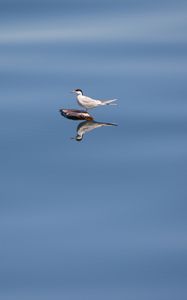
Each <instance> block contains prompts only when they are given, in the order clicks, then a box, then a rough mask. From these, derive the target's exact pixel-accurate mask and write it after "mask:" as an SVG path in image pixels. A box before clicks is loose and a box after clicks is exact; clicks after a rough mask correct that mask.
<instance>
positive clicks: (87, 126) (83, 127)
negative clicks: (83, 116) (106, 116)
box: [75, 121, 117, 141]
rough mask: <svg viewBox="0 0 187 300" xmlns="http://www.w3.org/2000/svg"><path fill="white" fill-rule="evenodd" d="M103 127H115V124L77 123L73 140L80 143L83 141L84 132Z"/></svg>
mask: <svg viewBox="0 0 187 300" xmlns="http://www.w3.org/2000/svg"><path fill="white" fill-rule="evenodd" d="M103 126H117V124H113V123H102V122H96V121H84V122H81V123H79V125H78V126H77V135H76V137H75V139H76V140H77V141H81V140H82V139H83V136H84V134H85V133H86V132H89V131H91V130H93V129H96V128H99V127H103Z"/></svg>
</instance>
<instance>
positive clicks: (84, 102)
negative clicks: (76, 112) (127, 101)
mask: <svg viewBox="0 0 187 300" xmlns="http://www.w3.org/2000/svg"><path fill="white" fill-rule="evenodd" d="M73 93H75V94H76V95H77V102H78V104H79V105H80V106H82V107H84V108H85V109H86V110H87V109H90V108H95V107H97V106H102V105H116V103H113V102H114V101H116V100H117V99H112V100H97V99H93V98H90V97H87V96H84V95H83V91H82V90H81V89H76V90H73Z"/></svg>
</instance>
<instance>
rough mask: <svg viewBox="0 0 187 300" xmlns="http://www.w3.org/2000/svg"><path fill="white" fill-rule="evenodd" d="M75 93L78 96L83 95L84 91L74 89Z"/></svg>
mask: <svg viewBox="0 0 187 300" xmlns="http://www.w3.org/2000/svg"><path fill="white" fill-rule="evenodd" d="M73 92H74V93H77V94H79V93H81V94H82V95H83V91H82V90H81V89H74V90H73Z"/></svg>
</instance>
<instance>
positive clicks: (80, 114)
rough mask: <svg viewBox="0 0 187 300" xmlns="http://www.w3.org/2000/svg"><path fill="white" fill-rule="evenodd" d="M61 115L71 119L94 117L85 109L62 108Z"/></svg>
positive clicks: (89, 118) (90, 118) (91, 118)
mask: <svg viewBox="0 0 187 300" xmlns="http://www.w3.org/2000/svg"><path fill="white" fill-rule="evenodd" d="M59 111H60V113H61V115H62V116H63V117H65V118H68V119H71V120H93V117H92V116H91V115H90V114H89V113H88V112H87V111H84V110H76V109H60V110H59Z"/></svg>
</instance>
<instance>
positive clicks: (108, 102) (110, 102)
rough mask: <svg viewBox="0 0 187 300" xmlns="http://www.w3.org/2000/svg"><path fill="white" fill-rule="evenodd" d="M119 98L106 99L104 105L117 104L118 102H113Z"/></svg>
mask: <svg viewBox="0 0 187 300" xmlns="http://www.w3.org/2000/svg"><path fill="white" fill-rule="evenodd" d="M116 100H117V99H112V100H105V101H102V105H117V103H113V102H115V101H116Z"/></svg>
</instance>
